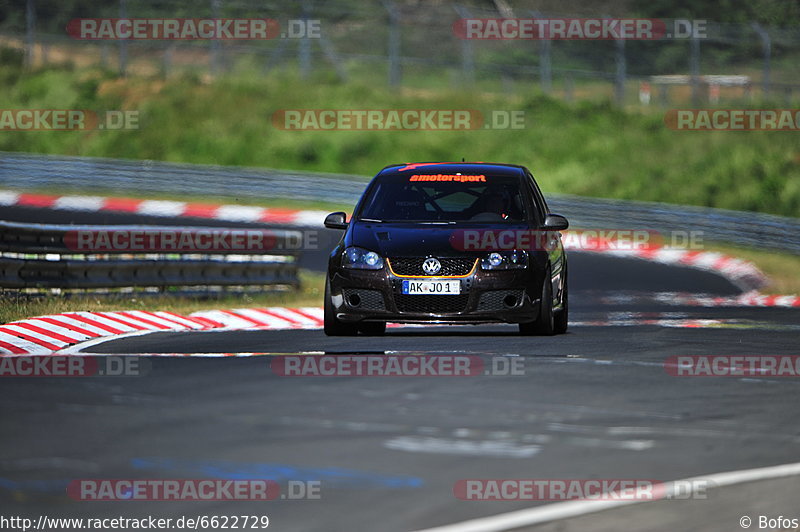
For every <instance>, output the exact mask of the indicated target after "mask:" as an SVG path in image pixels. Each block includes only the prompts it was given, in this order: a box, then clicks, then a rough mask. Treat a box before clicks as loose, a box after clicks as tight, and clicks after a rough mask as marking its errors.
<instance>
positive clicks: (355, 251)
mask: <svg viewBox="0 0 800 532" xmlns="http://www.w3.org/2000/svg"><path fill="white" fill-rule="evenodd" d="M342 267H343V268H355V269H358V270H380V269H382V268H383V258H381V256H380V255H378V254H377V253H375V252H374V251H367V250H366V249H363V248H356V247H352V248H347V249H345V250H344V255H342Z"/></svg>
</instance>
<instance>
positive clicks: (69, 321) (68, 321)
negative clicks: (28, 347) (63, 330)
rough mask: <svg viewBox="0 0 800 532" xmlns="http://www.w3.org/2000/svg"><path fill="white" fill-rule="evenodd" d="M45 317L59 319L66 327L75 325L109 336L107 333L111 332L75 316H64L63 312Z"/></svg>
mask: <svg viewBox="0 0 800 532" xmlns="http://www.w3.org/2000/svg"><path fill="white" fill-rule="evenodd" d="M44 317H45V318H50V319H51V320H53V321H57V322H59V323H63V324H64V326H65V327H70V326H72V327H75V328H78V329H84V330H87V331H89V332H93V333H95V334H99V335H101V336H107V335H109V334H111V333H110V332H108V331H105V330H103V329H101V328H100V327H97V326H96V325H89V324H88V323H84V322H82V321H80V320H76V319H75V318H70V317H69V316H63V315H61V314H53V315H50V316H44Z"/></svg>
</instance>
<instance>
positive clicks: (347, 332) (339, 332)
mask: <svg viewBox="0 0 800 532" xmlns="http://www.w3.org/2000/svg"><path fill="white" fill-rule="evenodd" d="M324 309H325V310H324V321H325V326H324V330H325V334H326V335H327V336H355V335H356V334H358V326H357V325H355V324H352V323H343V322H342V321H340V320H338V319H336V313H335V312H334V310H333V302H332V301H331V287H330V285H329V284H328V279H325V303H324Z"/></svg>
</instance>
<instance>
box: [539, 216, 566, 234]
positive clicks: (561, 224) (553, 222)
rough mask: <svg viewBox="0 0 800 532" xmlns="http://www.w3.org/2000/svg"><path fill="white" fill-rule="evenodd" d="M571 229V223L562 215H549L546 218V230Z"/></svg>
mask: <svg viewBox="0 0 800 532" xmlns="http://www.w3.org/2000/svg"><path fill="white" fill-rule="evenodd" d="M568 227H569V221H568V220H567V219H566V218H564V217H563V216H561V215H560V214H548V215H547V216H545V217H544V228H545V229H550V230H552V231H564V230H565V229H567V228H568Z"/></svg>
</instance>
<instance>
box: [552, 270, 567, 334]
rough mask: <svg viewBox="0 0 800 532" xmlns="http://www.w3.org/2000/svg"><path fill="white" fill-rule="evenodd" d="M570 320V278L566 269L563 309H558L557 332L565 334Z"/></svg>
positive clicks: (562, 296)
mask: <svg viewBox="0 0 800 532" xmlns="http://www.w3.org/2000/svg"><path fill="white" fill-rule="evenodd" d="M568 321H569V279H568V277H567V272H566V270H564V292H563V293H562V295H561V310H557V311H556V315H555V329H554V330H555V333H556V334H564V333H565V332H567V325H568V323H567V322H568Z"/></svg>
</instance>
